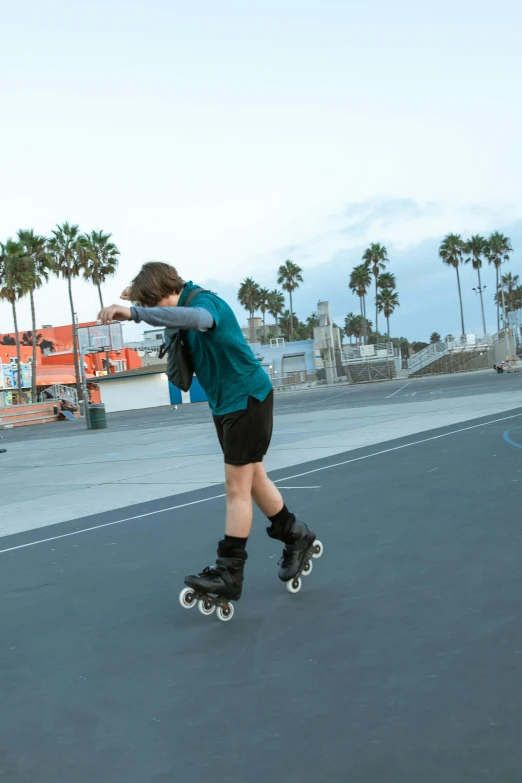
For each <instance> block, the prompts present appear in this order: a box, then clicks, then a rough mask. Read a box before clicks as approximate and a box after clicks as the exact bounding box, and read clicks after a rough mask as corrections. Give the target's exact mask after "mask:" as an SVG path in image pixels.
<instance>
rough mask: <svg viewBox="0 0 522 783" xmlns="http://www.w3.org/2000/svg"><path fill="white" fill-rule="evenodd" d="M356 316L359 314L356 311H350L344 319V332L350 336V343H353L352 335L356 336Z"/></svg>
mask: <svg viewBox="0 0 522 783" xmlns="http://www.w3.org/2000/svg"><path fill="white" fill-rule="evenodd" d="M356 318H357V316H356V315H354V313H348V315H347V316H346V317H345V319H344V333H345V335H346V336H347V337H349V338H350V345H351V344H352V337H356V322H355V319H356ZM356 339H357V338H356Z"/></svg>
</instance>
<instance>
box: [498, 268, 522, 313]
mask: <svg viewBox="0 0 522 783" xmlns="http://www.w3.org/2000/svg"><path fill="white" fill-rule="evenodd" d="M518 281H519V276H518V275H513V274H511V272H507V273H506V274H505V275H502V277H501V281H500V285H501V287H502V290H503V292H504V293H505V300H506V301H507V306H506V310H515V309H516V308H515V300H516V296H517V290H518V288H520V286H519V284H518Z"/></svg>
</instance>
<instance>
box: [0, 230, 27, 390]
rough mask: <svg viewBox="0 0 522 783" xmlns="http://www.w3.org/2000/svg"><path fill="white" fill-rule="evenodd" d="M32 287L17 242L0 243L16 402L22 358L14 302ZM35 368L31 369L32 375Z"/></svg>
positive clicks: (0, 283)
mask: <svg viewBox="0 0 522 783" xmlns="http://www.w3.org/2000/svg"><path fill="white" fill-rule="evenodd" d="M31 285H32V276H31V260H30V258H28V257H27V255H26V253H25V250H24V248H23V247H22V245H21V244H20V243H19V242H15V241H14V240H13V239H8V240H7V242H6V243H5V245H3V244H1V243H0V299H6V300H7V301H8V302H9V303H10V305H11V307H12V310H13V322H14V330H15V341H16V361H17V366H18V373H17V378H18V383H17V385H18V402H20V398H21V391H22V356H21V351H20V335H19V334H18V318H17V314H16V302H17V301H18V300H19V299H21V298H22V297H23V296H25V295H26V294H27V293H28V292H29V291H30V290H31ZM34 374H35V368H34V367H33V375H34Z"/></svg>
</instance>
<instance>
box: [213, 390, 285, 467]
mask: <svg viewBox="0 0 522 783" xmlns="http://www.w3.org/2000/svg"><path fill="white" fill-rule="evenodd" d="M273 422H274V392H273V391H271V392H270V393H269V395H268V397H267V398H266V399H265V400H263V402H259V400H256V398H255V397H249V398H248V407H247V408H246V409H245V410H244V411H234V412H233V413H225V414H224V415H223V416H214V424H215V425H216V430H217V434H218V438H219V442H220V444H221V448H222V449H223V454H224V455H225V462H226V463H227V465H250V464H251V463H252V462H262V461H263V457H264V456H265V454H266V453H267V451H268V447H269V446H270V440H271V438H272V427H273Z"/></svg>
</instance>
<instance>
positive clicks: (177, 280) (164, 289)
mask: <svg viewBox="0 0 522 783" xmlns="http://www.w3.org/2000/svg"><path fill="white" fill-rule="evenodd" d="M184 285H185V281H184V280H182V279H181V277H180V276H179V275H178V273H177V271H176V270H175V269H174V267H173V266H170V264H165V263H163V262H162V261H149V262H148V263H147V264H143V266H142V268H141V270H140V271H139V272H138V274H137V275H136V277H135V278H134V280H133V281H132V283H131V284H130V292H129V293H130V296H129V298H130V299H131V301H133V302H134V303H135V304H137V305H140V306H141V307H156V305H157V304H158V302H159V301H160V300H161V299H163V298H164V297H165V296H170V295H171V294H180V293H181V292H182V290H183V286H184Z"/></svg>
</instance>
